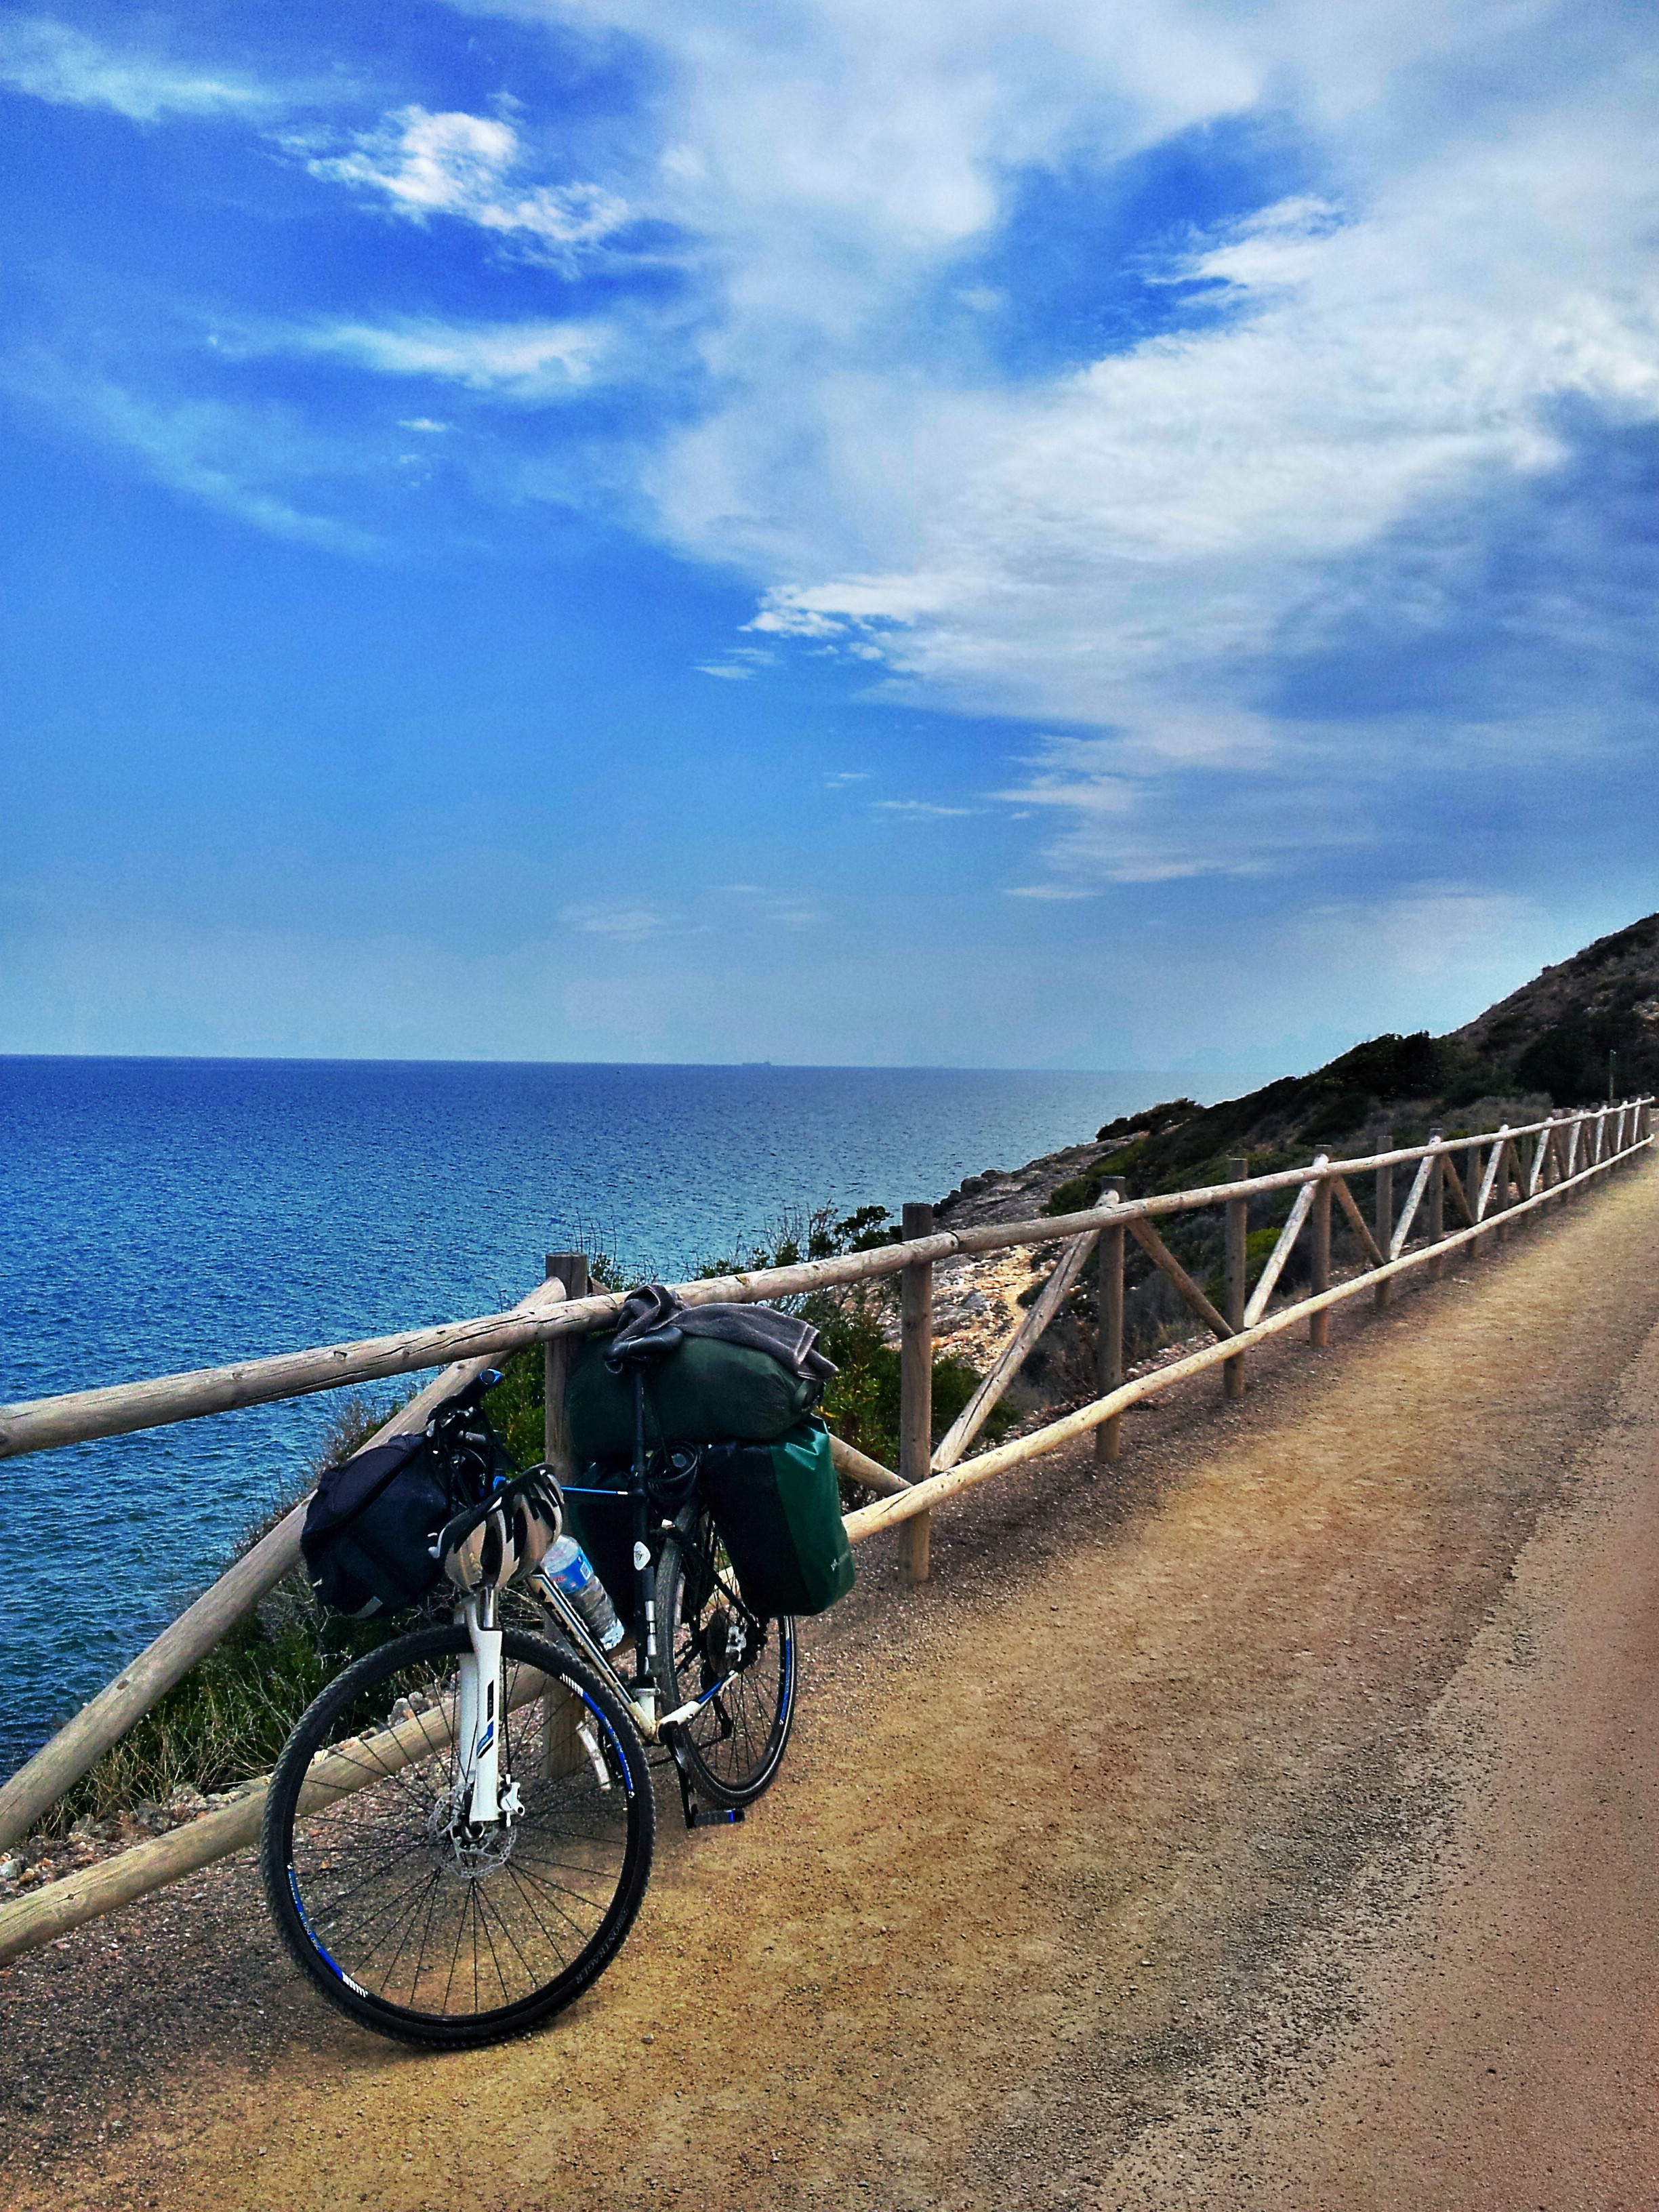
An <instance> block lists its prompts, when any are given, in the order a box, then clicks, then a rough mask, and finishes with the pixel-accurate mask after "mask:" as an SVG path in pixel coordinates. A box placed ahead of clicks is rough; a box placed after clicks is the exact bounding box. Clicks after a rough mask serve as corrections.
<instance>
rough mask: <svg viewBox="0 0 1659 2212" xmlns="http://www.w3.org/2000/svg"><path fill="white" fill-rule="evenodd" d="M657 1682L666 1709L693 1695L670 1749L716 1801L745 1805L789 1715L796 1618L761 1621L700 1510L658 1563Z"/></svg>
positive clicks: (768, 1774)
mask: <svg viewBox="0 0 1659 2212" xmlns="http://www.w3.org/2000/svg"><path fill="white" fill-rule="evenodd" d="M656 1606H657V1637H658V1645H657V1681H658V1687H659V1692H660V1693H661V1696H662V1699H663V1710H664V1711H665V1712H676V1711H678V1709H679V1708H680V1706H682V1705H688V1704H690V1702H691V1700H692V1699H700V1700H701V1701H702V1702H701V1704H700V1705H699V1708H698V1711H696V1713H695V1714H694V1715H693V1716H692V1717H691V1718H690V1720H689V1721H683V1722H681V1723H680V1725H679V1729H678V1751H679V1753H680V1755H681V1757H682V1758H683V1759H684V1762H685V1765H686V1767H687V1769H688V1770H689V1771H690V1775H691V1778H692V1779H693V1781H694V1782H695V1783H696V1785H697V1787H698V1788H699V1789H700V1790H702V1792H703V1793H704V1795H705V1796H708V1798H710V1799H711V1800H712V1801H713V1802H714V1803H715V1804H717V1805H727V1806H735V1805H748V1804H752V1803H753V1802H754V1800H755V1799H756V1798H757V1797H758V1796H760V1794H761V1792H762V1790H764V1789H765V1788H766V1787H767V1786H768V1784H769V1783H770V1782H772V1780H773V1779H774V1778H775V1776H776V1774H777V1771H778V1767H779V1765H780V1764H781V1760H782V1758H783V1753H784V1747H785V1745H786V1744H787V1742H788V1741H789V1730H790V1729H791V1727H792V1726H793V1723H794V1718H795V1624H794V1620H793V1618H792V1617H791V1616H790V1615H789V1614H787V1613H784V1614H781V1615H780V1616H778V1617H777V1618H776V1619H774V1620H760V1619H759V1618H758V1617H757V1615H756V1614H755V1613H751V1612H750V1609H749V1607H747V1606H745V1605H744V1601H743V1597H742V1594H741V1592H740V1591H739V1589H738V1578H737V1574H736V1572H735V1571H734V1569H733V1567H732V1562H731V1560H730V1559H729V1558H728V1557H727V1555H726V1547H725V1546H724V1545H723V1544H722V1543H721V1541H720V1532H719V1531H718V1529H716V1528H715V1526H714V1519H713V1516H711V1515H710V1514H708V1512H706V1511H699V1512H697V1513H696V1515H695V1516H692V1515H689V1514H688V1515H685V1516H682V1517H681V1519H680V1520H679V1521H678V1522H676V1523H675V1525H674V1527H673V1528H672V1529H671V1531H670V1532H669V1534H667V1535H666V1536H665V1538H664V1540H663V1547H662V1552H661V1555H660V1556H659V1559H658V1561H657V1591H656Z"/></svg>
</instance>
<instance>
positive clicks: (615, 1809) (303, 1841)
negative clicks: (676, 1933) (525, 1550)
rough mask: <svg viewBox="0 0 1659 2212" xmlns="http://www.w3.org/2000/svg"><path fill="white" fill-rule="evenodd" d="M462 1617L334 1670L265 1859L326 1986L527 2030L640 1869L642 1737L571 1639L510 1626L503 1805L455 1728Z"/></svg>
mask: <svg viewBox="0 0 1659 2212" xmlns="http://www.w3.org/2000/svg"><path fill="white" fill-rule="evenodd" d="M470 1650H471V1645H470V1644H469V1642H468V1639H467V1634H466V1631H465V1628H463V1627H461V1626H459V1625H458V1626H453V1627H446V1628H431V1629H423V1630H421V1631H419V1632H417V1633H416V1634H414V1635H411V1636H404V1637H400V1638H398V1640H397V1641H396V1642H395V1643H392V1644H383V1645H382V1646H381V1647H380V1650H376V1651H371V1652H370V1653H369V1654H368V1656H367V1657H366V1658H362V1659H360V1660H359V1661H358V1662H356V1665H355V1666H353V1667H350V1668H347V1670H346V1672H345V1673H344V1674H341V1675H340V1676H339V1677H338V1678H337V1680H334V1681H333V1682H331V1683H330V1684H329V1686H328V1687H327V1688H326V1689H325V1690H324V1691H323V1692H322V1693H321V1695H320V1696H319V1698H318V1699H317V1700H316V1701H315V1703H314V1704H313V1705H312V1707H311V1709H310V1711H308V1712H307V1714H306V1715H305V1717H304V1718H303V1719H302V1720H301V1723H300V1724H299V1726H298V1727H297V1728H296V1729H295V1731H294V1734H293V1735H291V1736H290V1737H289V1741H288V1745H287V1747H286V1748H285V1749H284V1751H283V1755H282V1758H281V1759H280V1760H279V1761H278V1762H277V1765H276V1771H275V1773H274V1774H273V1775H272V1777H271V1785H270V1797H269V1799H268V1801H267V1803H266V1807H265V1821H264V1840H263V1844H262V1847H261V1850H260V1871H261V1873H262V1875H263V1876H264V1887H265V1896H266V1899H267V1901H268V1903H269V1905H270V1911H271V1915H272V1917H273V1918H274V1919H275V1921H276V1926H277V1928H278V1929H279V1931H280V1932H281V1934H282V1936H283V1939H284V1941H285V1942H286V1943H287V1945H288V1947H289V1950H290V1951H291V1952H292V1953H293V1954H294V1956H295V1959H296V1960H298V1961H299V1963H300V1965H301V1966H302V1967H303V1968H304V1969H305V1971H306V1972H307V1974H309V1975H310V1977H311V1978H312V1979H313V1981H314V1982H315V1983H316V1984H317V1985H318V1987H319V1989H320V1990H321V1991H322V1993H323V1995H324V1996H325V1997H327V1998H328V1999H329V2001H330V2002H331V2003H333V2004H336V2005H337V2006H338V2007H339V2008H340V2009H341V2010H342V2011H343V2012H345V2013H349V2015H351V2017H352V2018H353V2019H355V2020H356V2021H360V2022H361V2023H362V2025H363V2026H365V2027H372V2028H374V2029H377V2030H378V2031H379V2032H380V2033H382V2034H385V2035H392V2036H397V2037H400V2038H401V2039H404V2041H407V2042H413V2043H425V2044H441V2045H443V2044H447V2045H459V2044H480V2043H490V2042H494V2041H495V2040H497V2039H500V2038H501V2037H503V2036H507V2035H513V2034H517V2033H520V2031H521V2030H523V2029H525V2028H527V2027H532V2026H533V2025H535V2023H536V2022H538V2021H542V2020H544V2019H546V2018H547V2017H548V2016H549V2015H550V2014H552V2013H555V2012H556V2011H558V2010H559V2008H561V2007H562V2006H563V2005H567V2004H568V2003H569V2002H570V2001H571V2000H572V1998H573V1997H575V1996H578V1995H580V1992H581V1991H582V1990H585V1989H586V1988H587V1987H588V1985H589V1984H591V1983H592V1981H593V1980H594V1978H596V1976H598V1975H599V1974H600V1973H602V1972H604V1970H605V1967H606V1966H608V1965H609V1964H610V1962H611V1959H612V1958H613V1957H614V1956H615V1954H616V1953H617V1948H618V1947H619V1946H620V1944H621V1943H622V1941H623V1937H624V1936H626V1935H627V1933H628V1930H629V1927H630V1926H631V1925H632V1923H633V1920H634V1916H635V1913H636V1912H637V1911H638V1910H639V1905H640V1899H641V1897H642V1896H643V1894H644V1893H645V1885H646V1881H647V1877H648V1876H649V1874H650V1871H651V1852H652V1844H653V1834H654V1814H653V1802H652V1795H651V1784H650V1778H649V1776H648V1774H647V1768H646V1762H645V1751H644V1747H643V1746H642V1745H641V1741H640V1739H639V1735H638V1734H637V1732H636V1731H635V1728H634V1726H633V1723H632V1722H631V1721H630V1720H629V1717H628V1715H627V1713H626V1712H625V1711H624V1710H623V1707H622V1705H620V1704H619V1703H618V1701H617V1698H616V1696H615V1694H614V1692H611V1691H610V1690H609V1689H607V1688H606V1687H605V1685H604V1684H602V1683H601V1682H599V1680H596V1678H595V1677H594V1676H593V1675H592V1674H591V1673H590V1672H589V1671H588V1669H587V1668H585V1667H583V1666H581V1665H580V1664H578V1663H577V1662H575V1661H574V1659H573V1658H572V1657H571V1656H569V1655H568V1653H564V1652H560V1651H557V1650H555V1649H554V1648H553V1646H552V1645H551V1644H545V1643H543V1642H542V1641H541V1640H540V1639H539V1638H535V1637H531V1636H526V1635H523V1634H520V1633H518V1632H513V1631H508V1632H507V1634H506V1635H505V1636H504V1637H503V1638H502V1645H501V1699H500V1705H499V1708H498V1710H499V1711H500V1713H501V1784H500V1796H501V1814H500V1816H499V1817H498V1818H497V1819H496V1820H494V1821H492V1822H489V1823H487V1824H477V1823H474V1822H472V1821H471V1820H470V1818H469V1817H468V1816H469V1814H470V1812H471V1806H470V1803H469V1802H468V1793H467V1792H466V1790H465V1787H464V1784H463V1780H462V1777H461V1774H460V1761H459V1749H458V1746H457V1743H456V1741H455V1716H456V1713H457V1711H458V1706H459V1663H460V1661H461V1658H462V1656H463V1655H464V1654H465V1653H467V1652H469V1651H470Z"/></svg>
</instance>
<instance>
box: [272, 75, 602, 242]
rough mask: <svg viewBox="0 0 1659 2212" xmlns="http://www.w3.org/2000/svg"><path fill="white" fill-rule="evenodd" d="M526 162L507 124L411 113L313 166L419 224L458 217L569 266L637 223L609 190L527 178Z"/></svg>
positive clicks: (414, 109)
mask: <svg viewBox="0 0 1659 2212" xmlns="http://www.w3.org/2000/svg"><path fill="white" fill-rule="evenodd" d="M525 165H526V153H525V149H524V148H523V146H522V145H521V143H520V138H519V135H518V133H517V131H515V130H514V129H513V125H511V124H510V123H505V122H502V121H501V119H500V118H498V117H492V116H484V115H467V114H463V113H452V114H444V115H435V114H432V113H430V112H428V110H427V109H426V108H424V107H419V106H411V107H405V108H402V109H400V110H399V111H398V112H397V113H396V114H395V115H392V116H389V117H388V118H386V121H385V122H384V123H382V124H381V125H380V127H379V128H378V129H377V130H374V131H365V132H362V133H360V134H359V136H358V137H356V139H355V140H354V142H353V144H352V149H351V151H350V152H349V153H348V154H337V155H316V154H313V155H311V157H310V158H309V159H308V160H307V164H306V166H307V168H309V170H310V171H311V173H312V174H313V176H316V177H325V178H329V179H332V180H333V181H334V182H336V183H338V184H344V185H358V186H360V187H362V188H363V189H365V190H367V191H371V192H375V193H378V194H380V195H382V196H383V197H384V199H385V201H386V204H388V205H389V206H390V207H391V209H392V211H393V212H394V213H396V214H398V215H400V216H405V217H406V218H407V219H408V220H409V221H410V222H427V221H428V219H429V218H430V217H431V216H435V215H447V216H455V217H457V218H458V219H459V221H461V222H471V223H476V224H477V226H478V227H479V228H481V229H483V230H488V231H494V232H496V233H498V234H501V236H503V237H510V238H515V239H517V240H520V242H521V243H522V242H525V241H533V243H534V244H535V245H536V246H538V247H539V248H540V249H542V250H544V252H547V253H549V254H550V255H551V256H552V258H556V259H558V260H561V261H565V262H568V261H570V260H571V259H572V258H574V255H575V253H576V251H577V249H578V248H580V247H591V246H597V245H598V244H599V242H600V241H601V240H604V239H605V238H608V237H609V236H610V235H611V234H612V233H613V232H614V231H616V230H618V229H619V228H621V227H622V225H623V223H625V222H627V221H628V219H629V210H628V208H627V206H626V205H625V204H624V203H623V201H622V200H620V199H618V198H617V196H616V195H615V194H614V193H613V192H610V191H605V188H604V187H603V186H602V185H596V184H563V185H531V184H526V183H523V182H521V181H520V179H519V176H518V172H519V171H520V170H521V169H522V168H523V167H525Z"/></svg>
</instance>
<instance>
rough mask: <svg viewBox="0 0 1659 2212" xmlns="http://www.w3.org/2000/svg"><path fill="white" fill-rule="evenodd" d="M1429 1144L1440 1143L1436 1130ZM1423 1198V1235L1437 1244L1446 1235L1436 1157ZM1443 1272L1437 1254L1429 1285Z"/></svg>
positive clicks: (1442, 1177) (1442, 1257)
mask: <svg viewBox="0 0 1659 2212" xmlns="http://www.w3.org/2000/svg"><path fill="white" fill-rule="evenodd" d="M1429 1142H1430V1143H1431V1145H1437V1144H1438V1143H1439V1142H1440V1132H1439V1130H1438V1129H1431V1130H1430V1132H1429ZM1425 1198H1426V1200H1427V1204H1426V1206H1425V1209H1424V1210H1425V1212H1426V1213H1427V1215H1428V1222H1427V1225H1426V1232H1425V1233H1426V1234H1427V1237H1428V1239H1429V1242H1430V1243H1431V1244H1437V1243H1439V1242H1440V1239H1441V1238H1442V1237H1443V1236H1444V1235H1445V1233H1446V1177H1445V1172H1444V1170H1443V1167H1442V1165H1441V1163H1440V1160H1439V1158H1438V1157H1437V1158H1436V1159H1435V1162H1434V1164H1433V1166H1432V1167H1431V1169H1430V1170H1429V1187H1428V1189H1427V1191H1426V1192H1425ZM1470 1204H1471V1205H1473V1204H1474V1200H1470ZM1445 1272H1446V1258H1445V1255H1444V1253H1439V1254H1437V1255H1436V1257H1435V1258H1433V1259H1432V1260H1431V1261H1430V1262H1429V1267H1428V1275H1429V1280H1430V1281H1431V1283H1437V1282H1438V1281H1439V1280H1440V1279H1441V1277H1442V1276H1443V1274H1444V1273H1445Z"/></svg>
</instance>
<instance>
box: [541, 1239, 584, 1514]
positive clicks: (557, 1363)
mask: <svg viewBox="0 0 1659 2212" xmlns="http://www.w3.org/2000/svg"><path fill="white" fill-rule="evenodd" d="M547 1273H548V1276H549V1277H550V1278H551V1277H553V1276H555V1275H556V1276H557V1277H558V1279H559V1280H560V1281H561V1282H562V1284H563V1285H564V1294H565V1296H566V1297H568V1298H585V1297H586V1296H587V1285H588V1276H587V1255H586V1252H550V1253H549V1254H548V1255H547ZM580 1341H581V1340H580V1338H572V1337H568V1336H550V1337H549V1339H548V1340H547V1342H546V1343H545V1344H544V1346H542V1387H543V1398H544V1403H543V1407H542V1457H543V1458H544V1460H545V1461H546V1462H547V1463H548V1465H549V1466H550V1468H552V1470H553V1472H554V1474H556V1475H557V1477H558V1479H559V1480H560V1481H561V1482H562V1481H564V1480H565V1479H566V1478H567V1476H568V1475H570V1474H574V1471H575V1470H574V1465H573V1462H572V1460H571V1456H570V1425H569V1423H568V1421H567V1420H566V1419H565V1417H564V1388H565V1383H566V1382H567V1380H568V1377H569V1374H570V1357H571V1353H572V1352H574V1350H576V1349H577V1347H578V1346H580Z"/></svg>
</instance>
